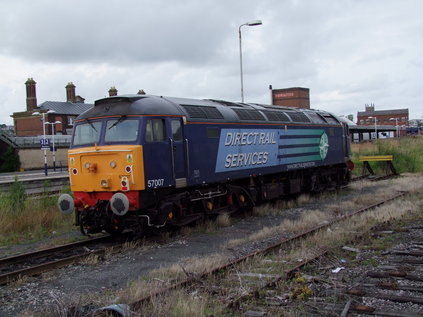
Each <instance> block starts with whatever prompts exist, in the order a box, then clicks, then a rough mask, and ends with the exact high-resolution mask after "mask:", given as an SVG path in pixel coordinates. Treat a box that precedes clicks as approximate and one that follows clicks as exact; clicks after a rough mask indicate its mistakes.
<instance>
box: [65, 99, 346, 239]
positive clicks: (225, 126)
mask: <svg viewBox="0 0 423 317" xmlns="http://www.w3.org/2000/svg"><path fill="white" fill-rule="evenodd" d="M74 124H75V125H74V129H73V137H72V144H71V148H70V150H69V152H68V166H69V178H70V187H71V190H72V192H73V197H72V196H70V195H68V194H64V195H62V196H61V197H60V198H59V202H58V205H59V209H60V210H61V211H62V212H63V213H65V214H71V213H73V212H75V220H76V225H78V226H80V228H81V231H82V233H84V234H89V233H95V232H100V231H106V232H109V233H112V234H116V233H120V232H122V231H123V230H126V229H129V230H132V231H134V232H135V233H137V234H142V233H143V232H144V231H145V230H146V229H147V228H160V227H164V226H167V225H169V226H181V225H185V224H188V223H190V222H193V221H196V220H199V219H201V218H204V217H207V216H208V215H217V214H219V213H224V212H225V213H230V212H233V211H235V210H239V209H242V208H248V207H251V206H254V205H255V204H257V203H260V202H262V201H264V200H269V199H274V198H278V197H283V196H288V195H292V194H298V193H301V192H318V191H323V190H325V189H326V188H332V187H339V186H341V185H344V184H346V183H348V181H349V180H350V177H351V169H352V167H353V165H352V162H351V161H350V144H349V135H348V134H349V132H348V127H347V126H346V124H345V123H343V122H342V120H340V119H339V118H337V117H336V116H334V115H332V114H331V113H328V112H325V111H318V110H310V109H296V108H288V107H282V106H273V105H263V104H252V103H248V104H247V103H233V102H227V101H221V100H195V99H184V98H170V97H162V96H152V95H130V96H129V95H128V96H114V97H109V98H104V99H100V100H97V101H96V102H95V105H94V107H93V108H91V109H90V110H88V111H86V112H84V113H83V114H81V115H80V116H79V117H78V118H77V119H76V120H75V123H74Z"/></svg>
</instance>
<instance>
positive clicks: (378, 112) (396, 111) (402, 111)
mask: <svg viewBox="0 0 423 317" xmlns="http://www.w3.org/2000/svg"><path fill="white" fill-rule="evenodd" d="M394 114H407V115H408V109H393V110H376V111H359V112H358V113H357V115H358V116H377V115H380V116H383V115H394Z"/></svg>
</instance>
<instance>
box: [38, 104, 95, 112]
mask: <svg viewBox="0 0 423 317" xmlns="http://www.w3.org/2000/svg"><path fill="white" fill-rule="evenodd" d="M92 107H94V105H93V104H90V103H82V102H76V103H72V102H63V101H45V102H43V103H42V104H41V105H39V106H38V108H40V109H43V110H54V111H55V112H56V113H57V114H66V115H80V114H81V113H83V112H85V111H87V110H88V109H91V108H92Z"/></svg>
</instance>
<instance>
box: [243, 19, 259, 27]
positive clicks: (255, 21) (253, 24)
mask: <svg viewBox="0 0 423 317" xmlns="http://www.w3.org/2000/svg"><path fill="white" fill-rule="evenodd" d="M245 24H246V25H248V26H255V25H262V24H263V22H261V20H254V21H250V22H247V23H245Z"/></svg>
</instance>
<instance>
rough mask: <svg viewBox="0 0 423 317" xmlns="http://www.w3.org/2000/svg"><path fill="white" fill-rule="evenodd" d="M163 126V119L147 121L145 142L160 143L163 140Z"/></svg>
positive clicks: (164, 133) (164, 134)
mask: <svg viewBox="0 0 423 317" xmlns="http://www.w3.org/2000/svg"><path fill="white" fill-rule="evenodd" d="M165 136H166V132H165V124H164V120H163V119H149V120H147V123H146V125H145V140H146V141H147V142H161V141H164V140H165Z"/></svg>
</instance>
